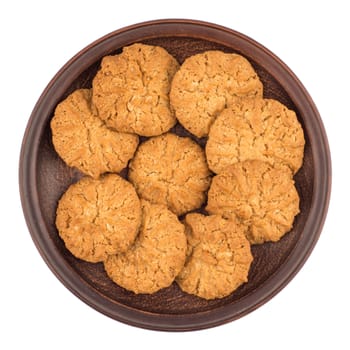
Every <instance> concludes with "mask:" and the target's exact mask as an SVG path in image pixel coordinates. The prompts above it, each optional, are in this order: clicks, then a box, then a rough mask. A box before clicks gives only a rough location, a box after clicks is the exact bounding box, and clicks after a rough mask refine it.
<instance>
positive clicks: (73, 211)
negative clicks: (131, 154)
mask: <svg viewBox="0 0 350 350" xmlns="http://www.w3.org/2000/svg"><path fill="white" fill-rule="evenodd" d="M56 214H57V216H56V227H57V229H58V233H59V235H60V237H61V238H62V239H63V241H64V243H65V245H66V247H67V249H68V250H69V251H70V252H71V253H72V254H73V255H74V256H75V257H77V258H79V259H82V260H86V261H89V262H98V261H103V260H105V259H106V258H107V256H108V255H110V254H116V253H118V252H123V251H126V250H127V249H128V248H129V247H130V245H131V244H132V243H133V241H134V239H135V237H136V235H137V232H138V229H139V226H140V223H141V205H140V200H139V198H138V196H137V194H136V191H135V189H134V187H133V186H132V185H131V184H130V183H129V182H128V181H126V180H124V179H123V178H121V177H120V176H119V175H117V174H108V175H104V176H102V177H101V178H100V179H98V180H96V179H92V178H90V177H84V178H82V179H81V180H80V181H78V182H77V183H75V184H73V185H71V186H70V187H69V188H68V189H67V191H66V192H65V193H64V194H63V196H62V197H61V199H60V200H59V203H58V207H57V211H56Z"/></svg>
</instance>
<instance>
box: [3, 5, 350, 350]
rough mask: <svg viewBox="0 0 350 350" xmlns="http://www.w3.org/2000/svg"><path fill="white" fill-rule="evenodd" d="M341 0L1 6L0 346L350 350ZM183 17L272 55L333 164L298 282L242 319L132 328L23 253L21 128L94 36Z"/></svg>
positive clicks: (345, 51)
mask: <svg viewBox="0 0 350 350" xmlns="http://www.w3.org/2000/svg"><path fill="white" fill-rule="evenodd" d="M347 3H348V2H347V1H337V0H332V1H307V0H302V1H296V0H294V1H289V2H287V1H221V0H213V1H211V2H205V1H198V2H197V1H191V0H185V1H182V0H177V1H162V2H156V1H133V0H128V1H117V0H115V1H103V0H95V1H88V0H85V1H74V0H69V1H55V2H53V1H35V0H31V1H24V0H23V1H15V0H12V1H2V2H1V5H0V26H1V30H0V36H1V41H0V45H1V46H0V47H1V54H0V61H1V65H0V68H1V75H0V101H1V102H0V113H1V126H0V133H1V135H0V142H1V147H0V152H1V156H0V159H1V171H0V174H1V175H0V176H1V184H2V191H1V202H0V203H1V210H0V215H1V240H0V259H1V260H0V269H1V273H0V281H1V282H0V283H1V284H0V286H1V287H0V321H1V327H0V348H1V349H22V348H27V349H30V348H31V349H103V348H118V347H126V348H131V349H133V348H136V346H139V347H142V348H143V349H151V348H152V349H161V348H167V349H185V348H190V347H191V346H195V347H196V349H211V348H219V347H221V346H225V347H228V348H241V349H256V348H259V349H270V350H272V349H298V348H300V349H307V348H313V349H317V348H322V349H330V348H332V349H350V341H349V338H348V334H347V333H348V331H349V324H350V321H349V312H350V301H349V300H350V289H349V283H348V282H349V276H350V273H349V267H350V264H349V259H348V252H349V244H350V238H349V236H350V229H349V208H350V206H349V198H350V190H349V166H348V164H349V148H350V147H349V146H350V141H349V140H350V128H349V127H350V121H349V120H350V115H349V110H350V98H349V95H350V89H349V82H350V73H349V62H350V56H349V47H350V39H349V33H350V25H349V16H348V15H349V12H348V11H347V9H348V7H345V5H346V4H347ZM160 18H192V19H200V20H205V21H209V22H214V23H217V24H221V25H224V26H227V27H230V28H232V29H235V30H237V31H240V32H242V33H244V34H246V35H248V36H250V37H252V38H253V39H255V40H256V41H258V42H260V43H261V44H263V45H264V46H266V47H267V48H269V49H270V50H271V51H272V52H274V53H275V54H276V55H277V56H279V57H280V58H281V59H282V60H283V61H284V62H285V63H286V64H287V65H288V66H289V67H290V68H291V69H292V70H293V71H294V73H295V74H296V75H297V76H298V77H299V79H300V80H301V81H302V83H303V84H304V85H305V87H306V89H307V90H308V91H309V93H310V95H311V96H312V98H313V100H314V102H315V104H316V105H317V107H318V109H319V112H320V114H321V116H322V119H323V122H324V124H325V128H326V130H327V134H328V138H329V143H330V147H331V152H332V158H333V159H332V160H333V188H332V197H331V203H330V208H329V212H328V217H327V221H326V223H325V226H324V229H323V232H322V234H321V237H320V240H319V241H318V244H317V245H316V247H315V249H314V251H313V253H312V254H311V256H310V258H309V259H308V261H307V262H306V264H305V265H304V267H303V268H302V270H301V271H300V272H299V273H298V274H297V276H296V277H295V278H294V279H293V280H292V281H291V282H290V283H289V284H288V285H287V287H286V288H284V289H283V290H282V291H281V292H280V293H279V294H278V295H277V296H276V297H274V298H273V299H272V300H271V301H269V302H268V303H267V304H265V305H264V306H262V307H261V308H259V309H258V310H256V311H254V312H253V313H251V314H249V315H247V316H245V317H243V318H241V319H239V320H237V321H235V322H231V323H229V324H226V325H223V326H219V327H216V328H212V329H209V330H204V331H197V332H187V333H166V332H155V331H148V330H143V329H138V328H135V327H131V326H128V325H124V324H121V323H119V322H117V321H114V320H112V319H109V318H108V317H106V316H104V315H102V314H100V313H98V312H97V311H95V310H93V309H92V308H90V307H88V306H87V305H85V304H84V303H83V302H82V301H80V300H79V299H78V298H76V297H75V296H73V294H71V292H69V291H68V290H67V289H66V288H65V287H64V286H63V285H62V284H61V283H60V282H59V281H58V280H57V278H56V277H55V276H54V275H53V274H52V272H51V271H50V270H49V268H48V267H47V266H46V264H45V263H44V261H43V260H42V258H41V256H40V255H39V253H38V251H37V250H36V248H35V247H34V244H33V242H32V240H31V237H30V234H29V232H28V230H27V227H26V224H25V222H24V218H23V215H22V209H21V204H20V199H19V191H18V160H19V152H20V144H21V141H22V137H23V133H24V130H25V127H26V123H27V121H28V118H29V116H30V113H31V110H32V109H33V107H34V104H35V102H36V101H37V99H38V98H39V96H40V94H41V92H42V91H43V89H44V88H45V86H46V85H47V83H48V82H49V81H50V80H51V78H52V77H53V75H54V74H55V73H56V72H57V71H58V70H59V69H60V68H61V66H62V65H63V64H64V63H65V62H66V61H67V60H69V59H70V58H71V57H72V56H73V55H74V54H76V53H77V52H78V51H80V50H81V49H83V48H84V47H85V46H86V45H88V44H90V43H91V42H92V41H94V40H96V39H98V38H99V37H101V36H103V35H105V34H107V33H109V32H111V31H114V30H116V29H119V28H121V27H124V26H126V25H130V24H134V23H137V22H141V21H145V20H152V19H160Z"/></svg>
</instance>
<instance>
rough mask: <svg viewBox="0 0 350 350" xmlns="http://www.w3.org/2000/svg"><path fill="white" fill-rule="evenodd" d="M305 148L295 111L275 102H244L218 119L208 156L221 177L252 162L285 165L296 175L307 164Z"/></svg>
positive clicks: (214, 126)
mask: <svg viewBox="0 0 350 350" xmlns="http://www.w3.org/2000/svg"><path fill="white" fill-rule="evenodd" d="M304 145H305V140H304V133H303V129H302V127H301V125H300V123H299V122H298V119H297V117H296V114H295V112H294V111H292V110H290V109H288V108H287V107H286V106H284V105H283V104H282V103H280V102H278V101H276V100H273V99H242V100H240V101H237V102H236V103H234V104H233V105H232V106H231V107H229V108H227V109H225V110H223V111H222V112H221V113H220V115H219V116H218V117H217V118H216V120H215V121H214V123H213V125H212V126H211V128H210V132H209V137H208V142H207V144H206V148H205V152H206V156H207V160H208V165H209V168H210V169H211V170H212V171H213V172H215V173H217V174H219V173H221V172H222V171H223V170H224V169H225V167H227V166H228V165H231V164H234V163H237V162H242V161H245V160H250V159H258V160H262V161H267V162H269V163H270V164H272V165H274V164H275V163H276V164H277V163H281V164H285V165H287V166H289V167H290V168H291V170H292V171H293V173H296V172H297V171H298V170H299V168H300V167H301V165H302V162H303V155H304Z"/></svg>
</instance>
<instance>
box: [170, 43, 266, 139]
mask: <svg viewBox="0 0 350 350" xmlns="http://www.w3.org/2000/svg"><path fill="white" fill-rule="evenodd" d="M262 93H263V85H262V83H261V81H260V79H259V77H258V75H257V74H256V72H255V70H254V69H253V67H252V66H251V64H250V63H249V61H248V60H247V59H246V58H244V57H243V56H241V55H237V54H233V53H224V52H222V51H215V50H213V51H206V52H203V53H200V54H196V55H193V56H190V57H188V58H187V59H186V60H185V61H184V63H183V64H182V65H181V66H180V69H179V70H178V71H177V72H176V73H175V76H174V78H173V81H172V84H171V90H170V103H171V105H172V106H173V108H174V110H175V115H176V117H177V119H178V120H179V122H180V123H181V124H182V125H183V126H184V127H185V128H186V129H187V130H188V131H190V132H191V133H192V134H194V135H196V136H197V137H203V136H207V135H208V133H209V129H210V126H211V124H212V123H213V121H214V120H215V118H216V116H217V115H218V114H219V113H220V112H221V111H222V110H223V109H224V108H226V107H228V106H230V105H231V104H232V103H233V102H234V101H235V100H236V99H237V98H241V97H262Z"/></svg>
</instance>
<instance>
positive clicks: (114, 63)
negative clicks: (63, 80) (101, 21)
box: [92, 44, 179, 136]
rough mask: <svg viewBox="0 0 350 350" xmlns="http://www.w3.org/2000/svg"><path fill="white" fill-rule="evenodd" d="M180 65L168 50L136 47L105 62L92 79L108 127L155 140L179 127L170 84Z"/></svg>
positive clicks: (106, 59)
mask: <svg viewBox="0 0 350 350" xmlns="http://www.w3.org/2000/svg"><path fill="white" fill-rule="evenodd" d="M178 67H179V64H178V63H177V61H176V60H175V58H174V57H172V56H171V55H170V54H169V53H168V52H167V51H166V50H165V49H163V48H162V47H158V46H152V45H144V44H133V45H130V46H126V47H124V48H123V52H122V53H121V54H118V55H114V56H106V57H104V58H103V59H102V62H101V68H100V70H99V71H98V72H97V74H96V76H95V77H94V79H93V83H92V86H93V97H92V100H93V103H94V105H95V106H96V108H97V110H98V113H99V117H100V118H101V119H102V120H103V121H105V123H106V124H107V126H109V127H111V128H114V129H115V130H118V131H121V132H130V133H135V134H138V135H142V136H155V135H160V134H162V133H165V132H167V131H168V130H169V129H170V128H171V127H172V126H174V125H175V123H176V118H175V116H174V113H173V111H172V109H171V108H170V104H169V90H170V83H171V80H172V78H173V76H174V74H175V72H176V71H177V69H178Z"/></svg>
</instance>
